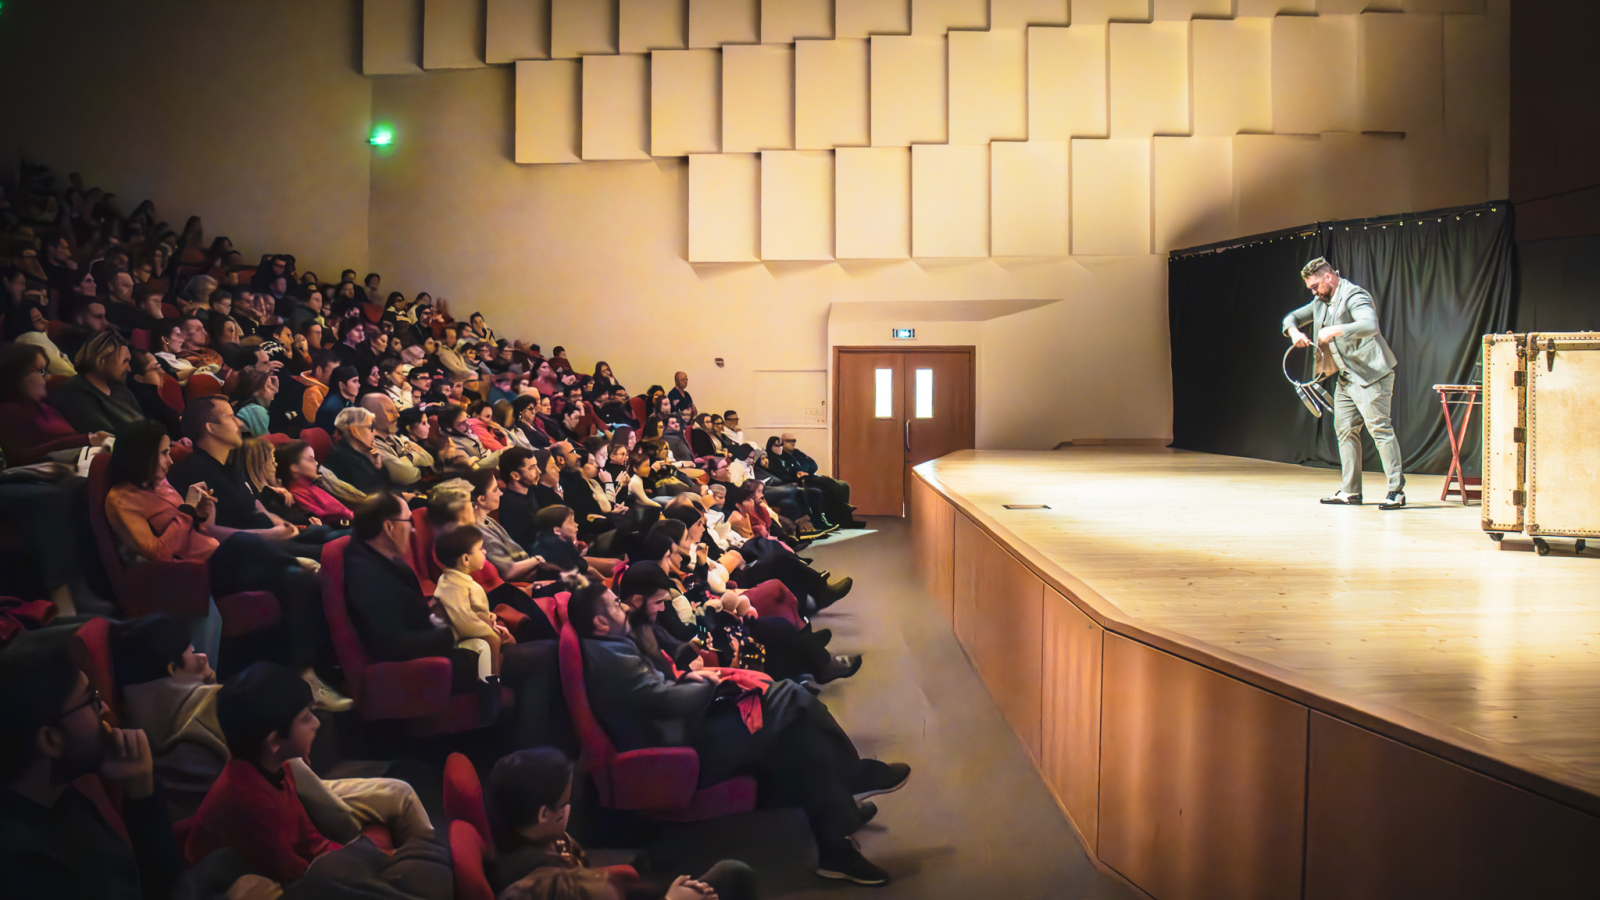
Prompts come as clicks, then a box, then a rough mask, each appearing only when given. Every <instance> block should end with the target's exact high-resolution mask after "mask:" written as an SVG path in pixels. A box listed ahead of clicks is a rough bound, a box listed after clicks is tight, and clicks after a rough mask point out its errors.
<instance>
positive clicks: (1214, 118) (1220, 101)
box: [1189, 19, 1272, 137]
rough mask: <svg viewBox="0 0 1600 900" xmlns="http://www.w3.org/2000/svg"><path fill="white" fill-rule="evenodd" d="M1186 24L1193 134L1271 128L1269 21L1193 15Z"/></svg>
mask: <svg viewBox="0 0 1600 900" xmlns="http://www.w3.org/2000/svg"><path fill="white" fill-rule="evenodd" d="M1189 28H1190V33H1191V35H1192V39H1191V41H1190V44H1189V46H1190V48H1191V52H1192V53H1193V54H1194V59H1193V60H1192V68H1193V71H1194V81H1193V85H1194V87H1193V90H1194V133H1195V135H1197V136H1203V137H1232V136H1233V135H1235V134H1239V133H1241V132H1245V133H1257V134H1266V133H1268V132H1270V131H1272V20H1271V19H1233V20H1218V19H1196V20H1194V22H1192V23H1191V24H1190V25H1189Z"/></svg>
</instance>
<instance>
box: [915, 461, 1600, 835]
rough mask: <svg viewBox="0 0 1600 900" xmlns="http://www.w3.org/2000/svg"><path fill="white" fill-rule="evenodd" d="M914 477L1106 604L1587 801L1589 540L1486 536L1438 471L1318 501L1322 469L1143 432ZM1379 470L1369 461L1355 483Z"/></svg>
mask: <svg viewBox="0 0 1600 900" xmlns="http://www.w3.org/2000/svg"><path fill="white" fill-rule="evenodd" d="M921 471H923V472H924V473H925V474H927V475H931V476H932V477H933V478H934V479H936V480H937V482H938V484H939V485H940V486H941V490H942V492H943V493H944V494H946V496H948V497H950V499H951V500H952V501H953V502H955V503H956V505H957V507H958V508H961V509H963V510H964V511H965V512H967V514H968V515H969V516H974V514H976V515H975V517H977V518H980V519H982V520H986V522H985V524H986V525H987V526H988V527H989V528H990V530H991V531H992V532H993V533H995V534H996V536H998V537H1000V538H1001V539H1002V541H1004V542H1008V543H1010V544H1012V546H1013V547H1014V548H1019V552H1020V553H1022V555H1023V556H1024V558H1025V559H1029V560H1030V561H1032V562H1033V563H1034V567H1035V568H1036V569H1039V570H1040V572H1041V574H1043V575H1045V577H1046V578H1047V580H1050V579H1054V580H1057V581H1058V582H1060V583H1061V584H1062V585H1064V586H1066V587H1068V588H1069V589H1071V591H1072V593H1075V594H1078V595H1080V600H1081V601H1083V602H1087V603H1089V604H1090V605H1093V606H1095V607H1096V608H1098V609H1101V610H1106V611H1108V614H1110V615H1112V616H1115V617H1117V618H1120V619H1123V620H1133V621H1135V622H1136V623H1137V624H1138V625H1139V626H1140V627H1142V628H1144V629H1147V630H1148V631H1149V632H1150V633H1152V634H1154V635H1158V636H1163V637H1166V638H1170V639H1171V640H1173V641H1176V642H1179V643H1182V644H1184V645H1187V646H1191V647H1198V648H1200V649H1202V650H1204V651H1206V652H1209V653H1210V654H1213V655H1215V656H1216V658H1217V659H1219V660H1221V661H1224V662H1225V663H1227V664H1229V665H1236V666H1238V667H1241V668H1242V669H1244V670H1247V671H1254V672H1259V673H1263V674H1265V675H1266V676H1268V677H1270V678H1272V679H1275V680H1279V681H1282V682H1284V683H1285V684H1286V685H1288V686H1290V688H1291V689H1292V690H1294V691H1299V690H1303V691H1304V692H1307V693H1309V694H1313V695H1316V696H1319V697H1324V698H1328V699H1329V700H1330V701H1331V702H1333V703H1336V704H1339V705H1342V706H1345V707H1348V708H1350V709H1352V710H1356V711H1358V712H1359V713H1361V714H1365V715H1370V716H1372V717H1375V718H1377V719H1381V720H1384V721H1388V722H1394V723H1398V724H1399V725H1401V726H1402V727H1404V728H1406V729H1412V730H1415V731H1417V732H1419V733H1421V734H1423V735H1426V736H1429V737H1432V738H1436V739H1437V740H1440V741H1443V742H1445V743H1447V744H1450V745H1454V746H1457V747H1461V748H1465V749H1467V750H1469V751H1471V752H1472V753H1475V754H1481V755H1484V756H1487V757H1489V758H1491V759H1494V760H1498V761H1500V762H1502V763H1504V764H1506V765H1508V766H1510V767H1512V768H1514V769H1518V770H1521V771H1523V772H1527V773H1530V774H1532V775H1534V776H1535V777H1536V778H1538V779H1541V780H1542V779H1548V780H1549V781H1551V782H1554V783H1556V784H1557V785H1561V786H1564V787H1565V788H1568V789H1572V790H1575V791H1577V792H1579V793H1581V794H1587V795H1588V796H1589V797H1590V798H1597V797H1600V653H1597V646H1600V550H1596V549H1594V548H1591V549H1589V550H1588V551H1587V552H1586V553H1585V554H1583V555H1582V556H1578V555H1575V554H1574V553H1573V545H1572V542H1571V541H1564V540H1557V541H1553V542H1552V546H1553V551H1552V553H1551V555H1550V556H1547V557H1539V556H1537V555H1536V554H1535V553H1534V552H1533V545H1532V543H1531V542H1529V541H1528V540H1527V539H1525V538H1522V537H1521V536H1520V535H1508V536H1507V538H1506V540H1505V542H1504V543H1502V544H1495V543H1493V542H1491V541H1490V540H1489V538H1488V537H1487V536H1486V535H1485V534H1484V533H1483V532H1482V531H1481V530H1480V529H1479V525H1478V517H1479V508H1478V506H1477V505H1476V504H1474V505H1472V506H1469V507H1463V506H1462V505H1461V503H1460V502H1458V501H1457V502H1440V501H1439V500H1438V499H1437V498H1438V496H1439V489H1440V486H1441V483H1442V480H1443V479H1442V478H1441V477H1440V476H1425V475H1424V476H1410V477H1408V480H1407V481H1408V483H1407V488H1408V490H1407V496H1408V498H1409V500H1410V503H1411V505H1410V506H1409V507H1408V508H1406V509H1404V510H1397V511H1391V512H1384V511H1380V510H1379V509H1377V507H1376V506H1375V505H1372V504H1369V505H1367V506H1363V507H1334V506H1322V505H1320V504H1318V503H1317V498H1318V497H1321V496H1325V495H1327V494H1330V493H1332V492H1333V491H1334V490H1335V489H1336V488H1338V486H1339V484H1338V473H1337V472H1335V471H1328V470H1319V469H1310V468H1305V467H1301V466H1292V465H1284V464H1279V463H1270V462H1261V461H1258V460H1249V459H1240V458H1235V457H1226V456H1212V455H1208V454H1202V453H1190V452H1184V451H1175V450H1166V449H1157V448H1126V447H1119V448H1076V449H1071V450H1064V451H1055V452H1033V453H1022V452H1002V451H966V452H962V453H958V454H953V455H951V456H948V457H945V458H943V459H941V460H938V461H936V462H933V463H928V464H925V466H924V467H923V468H922V469H921ZM1382 484H1383V482H1382V476H1381V474H1374V473H1368V475H1367V486H1368V488H1369V490H1368V491H1367V494H1368V496H1369V497H1382V495H1383V492H1382ZM1006 503H1044V504H1048V505H1049V506H1050V507H1051V509H1049V510H1007V509H1004V508H1003V504H1006ZM1024 547H1025V548H1031V549H1020V548H1024ZM1052 568H1058V569H1059V572H1052V571H1051V569H1052ZM1085 588H1086V589H1087V595H1085V594H1086V592H1085V590H1084V589H1085ZM1295 699H1299V698H1295ZM1578 805H1580V806H1586V807H1589V808H1593V804H1592V803H1584V802H1581V801H1580V802H1579V803H1578Z"/></svg>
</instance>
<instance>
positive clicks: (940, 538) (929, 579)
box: [909, 476, 960, 625]
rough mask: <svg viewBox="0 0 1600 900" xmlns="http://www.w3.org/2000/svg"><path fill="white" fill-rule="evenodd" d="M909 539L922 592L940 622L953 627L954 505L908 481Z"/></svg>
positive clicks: (924, 485) (918, 481) (920, 483)
mask: <svg viewBox="0 0 1600 900" xmlns="http://www.w3.org/2000/svg"><path fill="white" fill-rule="evenodd" d="M909 505H910V507H911V540H912V544H911V546H912V558H913V563H914V565H915V567H916V570H917V572H918V573H919V574H921V576H922V589H923V590H924V591H925V592H926V593H927V594H928V600H929V602H931V603H932V604H933V608H934V610H935V611H936V612H937V614H938V616H939V620H940V621H942V622H944V623H945V624H946V625H952V624H953V621H954V620H953V619H952V615H953V610H952V609H951V606H950V604H951V603H952V602H953V600H952V592H953V591H954V589H955V587H954V578H955V527H956V516H958V515H960V514H959V513H957V512H956V508H955V506H954V505H952V504H951V503H950V501H948V500H946V499H945V498H944V497H943V496H942V495H941V494H940V493H939V492H938V491H936V490H934V489H933V488H931V487H929V486H928V484H927V482H925V481H923V480H922V479H920V478H917V477H915V476H913V477H912V478H911V498H910V504H909Z"/></svg>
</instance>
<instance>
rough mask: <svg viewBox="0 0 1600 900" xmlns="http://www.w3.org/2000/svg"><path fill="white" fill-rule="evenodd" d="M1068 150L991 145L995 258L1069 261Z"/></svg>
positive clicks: (1063, 146) (1039, 144) (1062, 145)
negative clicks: (1020, 257) (1024, 257)
mask: <svg viewBox="0 0 1600 900" xmlns="http://www.w3.org/2000/svg"><path fill="white" fill-rule="evenodd" d="M1069 147H1070V145H1068V144H1067V143H1066V142H1064V141H1061V142H1053V143H1051V142H1045V141H996V142H994V143H992V144H990V145H989V184H990V188H989V204H990V222H991V224H990V230H991V233H990V236H989V243H990V254H991V255H993V256H1066V255H1067V251H1068V248H1069V247H1070V243H1069V241H1068V215H1067V211H1068V209H1069V206H1068V172H1069V168H1068V150H1069Z"/></svg>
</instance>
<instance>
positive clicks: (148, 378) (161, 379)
mask: <svg viewBox="0 0 1600 900" xmlns="http://www.w3.org/2000/svg"><path fill="white" fill-rule="evenodd" d="M166 381H167V373H166V372H164V371H163V370H162V368H161V364H160V363H159V362H157V361H156V358H155V356H154V355H153V354H151V353H150V352H149V351H147V350H134V351H132V354H131V355H130V357H129V372H128V379H127V381H125V382H124V384H126V385H127V386H128V390H129V391H131V392H132V393H133V398H134V399H135V400H137V401H139V410H140V412H143V413H144V417H145V418H147V419H155V420H156V421H157V422H160V423H161V424H162V425H165V426H166V427H167V435H168V436H169V437H172V438H174V439H177V438H181V437H183V422H182V419H181V417H180V416H179V413H178V410H175V409H173V408H172V407H171V406H169V405H168V404H167V401H166V400H165V399H164V398H163V397H162V396H161V388H162V387H163V386H164V385H165V384H166Z"/></svg>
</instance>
